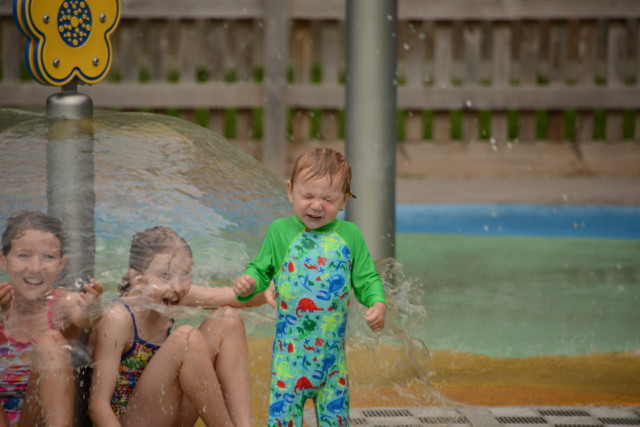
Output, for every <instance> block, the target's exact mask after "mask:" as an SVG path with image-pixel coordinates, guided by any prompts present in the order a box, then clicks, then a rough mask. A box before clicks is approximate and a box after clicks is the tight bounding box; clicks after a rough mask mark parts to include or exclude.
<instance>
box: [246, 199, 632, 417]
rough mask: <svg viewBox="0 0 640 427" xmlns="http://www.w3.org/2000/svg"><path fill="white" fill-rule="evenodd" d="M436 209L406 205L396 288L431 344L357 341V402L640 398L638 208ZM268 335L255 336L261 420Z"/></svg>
mask: <svg viewBox="0 0 640 427" xmlns="http://www.w3.org/2000/svg"><path fill="white" fill-rule="evenodd" d="M452 208H455V209H452ZM461 208H462V209H461ZM420 209H422V210H420ZM429 209H430V210H426V211H425V210H424V207H423V208H416V207H412V208H411V209H410V211H409V212H404V213H402V214H401V211H399V215H398V216H399V221H398V224H399V232H398V234H397V252H396V255H397V259H398V261H399V263H400V264H401V265H402V266H403V269H404V279H403V283H402V284H401V285H400V290H399V291H398V292H397V294H395V297H397V298H398V305H399V306H403V307H404V306H407V305H410V304H417V305H418V306H421V307H423V308H424V311H420V312H418V313H417V314H416V315H414V316H408V315H407V316H406V317H413V318H412V319H409V320H407V321H406V322H404V323H402V325H403V326H404V327H405V328H406V330H407V332H408V333H409V337H411V338H415V339H417V341H418V342H420V343H424V344H425V345H426V347H422V346H420V345H418V346H410V345H407V344H406V341H400V345H398V343H397V342H392V341H390V340H384V339H380V340H378V341H376V340H375V338H371V341H367V339H364V340H351V342H352V345H351V346H350V351H349V353H348V360H349V369H350V383H351V396H352V406H353V407H354V408H366V407H369V408H370V407H412V406H417V407H422V406H437V407H440V406H455V407H459V406H460V405H462V406H490V407H493V406H513V407H517V406H532V405H533V406H539V405H554V406H558V405H570V406H571V405H578V406H582V405H586V406H589V405H597V406H608V405H609V406H611V405H612V406H617V405H632V406H640V383H639V382H638V380H637V378H640V332H639V330H638V328H637V327H636V326H637V325H638V323H639V321H640V310H638V309H637V307H638V306H639V303H640V237H638V235H637V234H636V233H637V227H638V224H640V219H639V217H638V216H637V215H638V210H637V208H631V210H625V209H623V210H619V209H618V210H617V209H616V208H615V207H614V208H611V207H609V208H606V209H599V208H598V207H585V206H582V207H576V208H575V209H573V210H571V209H568V208H566V207H555V208H554V207H550V206H542V207H536V206H515V205H514V206H512V207H509V206H504V205H499V206H498V205H477V206H466V207H464V206H462V205H456V206H451V205H449V206H433V205H432V206H430V207H429ZM536 210H537V211H536ZM405 214H407V215H408V216H405V217H403V216H402V215H405ZM434 215H436V216H438V215H439V217H435V216H434ZM541 215H542V217H543V218H542V219H545V218H544V216H545V215H546V221H544V220H541V219H540V216H541ZM434 218H435V220H434ZM523 218H524V219H526V220H523ZM411 221H413V222H411ZM436 223H438V224H436ZM411 224H412V225H411ZM421 224H422V225H421ZM425 224H427V225H429V227H435V228H429V229H425V228H423V227H424V225H425ZM434 224H435V225H434ZM534 225H535V227H533V226H534ZM532 228H535V229H533V230H532ZM400 311H402V310H400ZM401 314H402V313H401ZM405 314H407V313H406V312H405ZM400 317H401V316H400ZM353 320H356V322H357V321H358V320H357V316H353V317H351V319H350V322H351V321H353ZM391 326H393V325H391ZM386 333H387V334H389V335H393V333H394V331H387V332H386ZM365 338H366V337H365ZM270 345H271V344H270V340H269V339H268V338H264V339H261V338H257V337H254V338H252V339H250V347H251V360H252V373H253V379H254V383H253V385H254V407H255V413H256V424H257V425H262V424H264V420H265V419H266V418H264V417H265V416H266V413H265V409H266V407H267V405H268V404H267V396H266V394H268V372H269V360H270V351H269V349H270Z"/></svg>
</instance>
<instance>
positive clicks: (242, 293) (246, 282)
mask: <svg viewBox="0 0 640 427" xmlns="http://www.w3.org/2000/svg"><path fill="white" fill-rule="evenodd" d="M255 290H256V279H254V278H253V277H251V276H249V275H248V274H243V275H241V276H240V277H238V278H237V279H236V283H234V284H233V293H234V294H236V295H237V296H239V297H247V296H249V295H251V294H252V293H253V292H254V291H255Z"/></svg>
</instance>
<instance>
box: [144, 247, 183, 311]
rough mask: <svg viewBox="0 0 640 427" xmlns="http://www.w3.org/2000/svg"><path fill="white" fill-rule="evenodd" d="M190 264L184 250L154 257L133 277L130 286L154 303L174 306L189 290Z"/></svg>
mask: <svg viewBox="0 0 640 427" xmlns="http://www.w3.org/2000/svg"><path fill="white" fill-rule="evenodd" d="M192 264H193V262H192V259H191V254H190V253H189V251H188V250H187V249H184V248H182V249H178V250H177V251H175V252H172V253H166V254H159V255H156V256H155V257H154V258H153V260H152V261H151V263H150V264H149V267H148V268H147V270H146V271H145V272H144V273H137V275H136V276H134V277H133V280H132V286H133V287H134V288H135V289H136V291H137V293H139V294H142V295H144V296H146V297H148V298H150V299H151V300H152V301H153V302H154V303H157V304H164V305H176V304H178V303H179V302H180V299H181V298H182V297H183V296H185V295H186V294H187V293H188V292H189V290H190V289H191V268H192Z"/></svg>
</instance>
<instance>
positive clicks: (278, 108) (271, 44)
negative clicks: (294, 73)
mask: <svg viewBox="0 0 640 427" xmlns="http://www.w3.org/2000/svg"><path fill="white" fill-rule="evenodd" d="M288 4H289V2H288V1H286V0H269V1H265V2H264V23H265V43H264V58H265V77H264V148H263V155H262V161H263V163H264V164H265V165H266V166H267V167H268V168H269V169H270V170H271V171H272V172H273V173H275V174H276V175H278V176H282V175H283V174H284V173H285V171H284V165H285V160H286V154H287V153H286V149H285V148H286V114H287V110H286V102H287V99H286V83H287V66H288V58H289V22H288V19H289V14H288V10H287V5H288Z"/></svg>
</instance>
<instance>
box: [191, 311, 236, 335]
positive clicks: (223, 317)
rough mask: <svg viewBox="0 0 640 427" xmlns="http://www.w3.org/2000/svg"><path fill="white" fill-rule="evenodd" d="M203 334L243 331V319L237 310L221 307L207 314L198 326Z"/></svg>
mask: <svg viewBox="0 0 640 427" xmlns="http://www.w3.org/2000/svg"><path fill="white" fill-rule="evenodd" d="M200 329H201V330H202V331H203V333H204V334H205V335H210V334H211V333H214V334H216V333H217V334H224V333H225V332H234V331H235V332H240V333H244V320H243V319H242V314H241V313H240V311H239V310H236V309H234V308H231V307H222V308H220V309H218V310H216V311H214V312H213V313H211V314H209V316H208V317H207V319H206V320H205V321H204V323H203V324H202V327H201V328H200Z"/></svg>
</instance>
